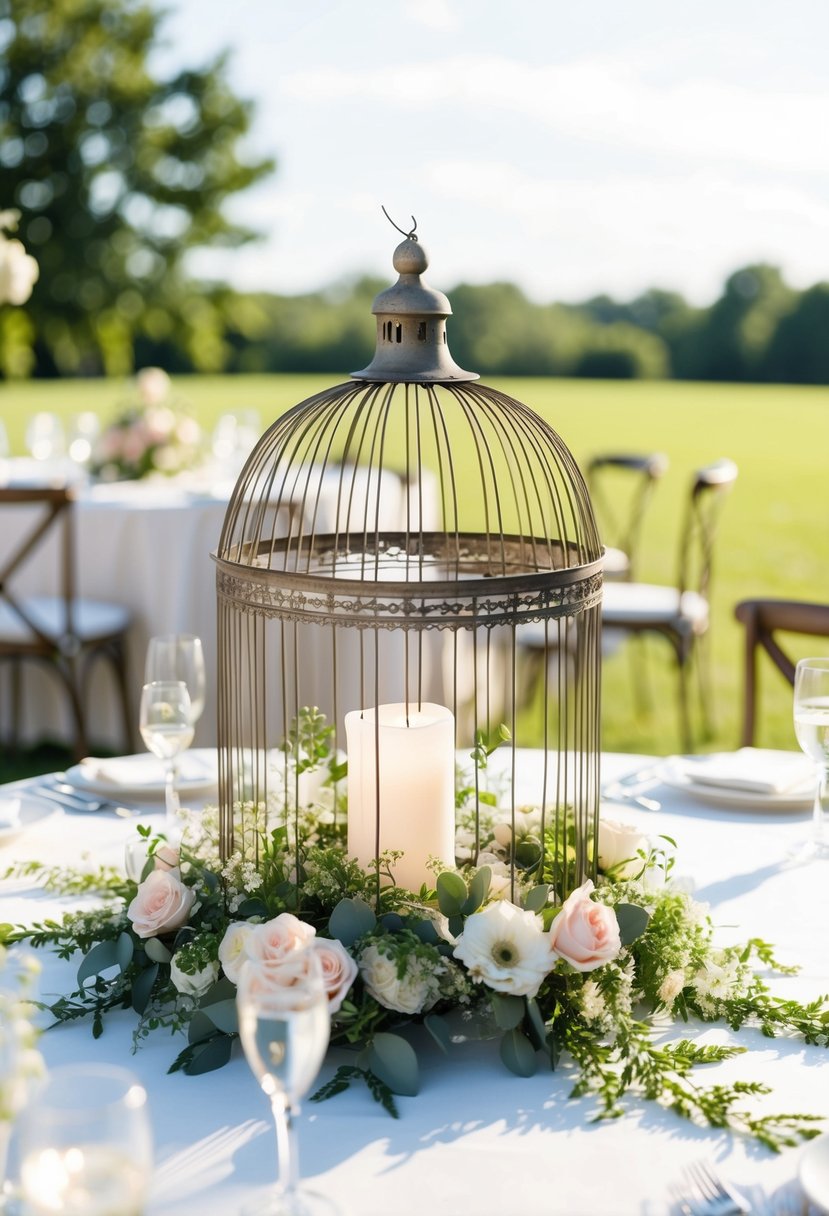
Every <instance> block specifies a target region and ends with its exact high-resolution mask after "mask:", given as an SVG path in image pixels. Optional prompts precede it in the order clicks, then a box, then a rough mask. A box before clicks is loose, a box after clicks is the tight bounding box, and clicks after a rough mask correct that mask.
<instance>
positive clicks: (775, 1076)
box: [0, 753, 829, 1216]
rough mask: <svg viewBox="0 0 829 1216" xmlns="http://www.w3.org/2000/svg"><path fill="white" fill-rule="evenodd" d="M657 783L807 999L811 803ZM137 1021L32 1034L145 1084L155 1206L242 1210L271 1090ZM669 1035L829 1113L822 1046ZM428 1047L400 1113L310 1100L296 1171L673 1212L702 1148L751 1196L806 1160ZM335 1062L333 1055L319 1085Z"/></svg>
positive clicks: (611, 769) (424, 1206)
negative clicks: (735, 1051)
mask: <svg viewBox="0 0 829 1216" xmlns="http://www.w3.org/2000/svg"><path fill="white" fill-rule="evenodd" d="M539 759H540V754H539V753H523V754H522V755H521V757H520V763H519V771H520V770H521V768H522V767H523V766H525V765H535V764H537V763H539ZM643 763H644V760H643V758H641V757H636V756H629V755H626V756H607V757H605V758H604V762H603V774H604V776H605V777H606V778H607V777H612V776H614V775H616V774H620V773H623V772H626V771H629V770H633V769H636V768H639V767H641V766H642V765H643ZM649 796H653V797H656V798H658V799H660V800H661V801H662V809H661V810H660V811H657V812H646V811H641V810H637V809H636V808H635V807H628V806H625V807H624V808H622V809H620V810H619V811H618V816H617V817H620V816H624V817H625V818H627V819H628V820H630V821H631V822H636V823H638V824H639V825H640V826H641V827H642V828H643V829H644V830H645V831H647V832H648V833H649V834H654V835H657V834H660V833H666V834H668V835H670V836H672V837H674V838H675V839H676V841H677V843H678V846H679V852H678V858H679V861H678V866H677V871H678V874H679V875H684V876H687V877H688V879H689V881H690V876H694V877H695V879H696V892H695V894H696V898H698V899H699V900H702V901H705V902H707V903H710V905H711V908H712V911H713V917H714V920H715V923H716V925H717V926H718V935H719V937H720V939H721V940H722V941H723V943H725V942H726V941H729V942H730V941H741V940H745V939H746V938H748V937H752V936H759V937H764V938H766V939H768V940H770V941H772V942H773V943H775V945H776V947H777V949H778V954H779V957H780V958H781V959H782V960H784V961H786V962H789V963H796V964H799V965H800V966H801V968H802V970H801V972H800V974H799V975H797V976H794V977H779V978H775V979H774V980H773V981H772V982H773V985H774V988H775V990H776V991H778V992H779V993H781V994H784V995H789V996H792V997H799V998H806V997H808V996H810V995H811V996H815V995H817V994H819V993H820V992H823V991H825V990H826V980H827V970H828V969H827V961H828V955H829V949H828V948H827V944H826V943H827V933H826V926H827V925H829V881H827V879H829V871H828V870H827V863H826V862H825V861H823V862H821V861H815V862H812V863H808V864H803V865H798V864H793V863H791V862H789V861H787V860H786V851H787V849H788V848H789V846H791V845H792V844H793V843H795V842H797V841H798V840H800V839H801V838H802V837H803V836H804V835H805V834H806V833H807V832H808V818H809V817H808V813H807V812H787V813H777V814H766V813H763V812H749V811H743V810H735V809H732V810H723V809H719V808H717V807H710V806H703V805H700V804H696V803H693V802H692V801H691V800H690V799H689V798H688V797H687V795H683V794H682V793H681V792H679V791H676V790H671V789H668V788H667V787H657V788H656V789H654V790H652V791H650V792H649ZM608 813H610V812H609V811H608ZM613 813H614V814H615V813H616V812H615V811H614V812H613ZM159 816H160V810H159V809H156V810H153V811H150V812H148V813H147V814H146V815H144V817H143V819H142V820H140V821H142V822H147V823H151V822H154V821H155V822H157V821H158V819H159ZM131 831H132V824H131V822H130V821H124V820H122V819H117V818H115V817H114V816H104V817H93V816H88V817H80V816H64V815H63V814H62V813H61V812H59V811H58V812H56V814H55V815H54V816H50V817H49V818H48V819H46V820H44V821H42V822H41V823H40V824H38V825H36V826H35V827H33V828H32V829H31V830H29V831H28V832H27V833H26V835H25V836H23V837H22V838H20V839H18V841H17V842H15V844H13V845H11V844H10V845H7V846H6V847H5V848H4V849H2V850H0V864H2V863H3V861H4V860H6V859H8V860H11V859H12V857H13V856H16V857H21V858H22V857H39V858H42V859H44V860H52V861H57V860H63V861H68V860H70V859H75V860H78V861H79V860H80V858H81V856H82V855H83V854H89V855H91V856H93V857H94V858H95V859H96V860H102V861H107V860H110V861H111V860H116V859H117V858H119V857H120V856H121V853H122V848H123V841H124V838H125V837H126V835H127V834H128V833H129V832H131ZM76 903H77V901H69V900H65V901H61V900H57V899H56V898H54V897H52V896H49V895H47V894H44V893H43V892H40V891H36V890H32V889H30V886H29V884H28V883H27V882H25V881H20V882H15V883H11V882H6V883H5V884H3V887H2V889H0V920H3V921H15V922H17V921H21V920H27V921H31V920H35V919H41V918H43V917H46V916H53V915H54V914H55V913H56V912H57V911H58V910H59V908H60V907H61V906H63V907H67V908H68V907H70V906H74V905H75V904H76ZM44 962H45V963H46V967H45V971H44V976H43V985H42V987H43V991H44V993H59V992H61V991H63V990H68V988H69V986H70V985H71V983H72V979H73V973H74V967H73V966H72V965H70V964H66V963H60V962H59V960H56V959H54V958H52V957H51V956H46V957H45V958H44ZM133 1027H134V1018H133V1017H132V1016H131V1015H130V1014H127V1013H123V1014H121V1013H119V1014H116V1015H114V1016H110V1017H109V1018H108V1019H107V1021H106V1023H105V1030H104V1034H103V1036H102V1038H100V1039H99V1040H98V1041H97V1042H94V1041H93V1039H92V1036H91V1031H90V1027H89V1025H88V1024H79V1025H73V1026H63V1027H59V1028H56V1029H54V1030H50V1031H49V1032H47V1033H46V1034H45V1035H44V1036H43V1038H42V1039H41V1046H42V1050H43V1052H44V1054H45V1056H46V1059H47V1061H48V1063H49V1064H52V1065H54V1064H58V1063H60V1062H64V1061H68V1060H73V1061H84V1060H90V1061H92V1060H106V1061H110V1062H119V1063H121V1064H127V1065H128V1066H129V1067H132V1068H133V1069H134V1070H135V1071H136V1072H137V1073H138V1074H139V1076H140V1077H141V1078H142V1080H143V1082H144V1084H145V1085H146V1086H147V1089H148V1091H149V1096H150V1104H151V1110H152V1115H153V1121H154V1127H155V1137H156V1160H157V1171H156V1176H155V1184H154V1190H153V1199H152V1202H151V1204H150V1207H149V1209H148V1216H192V1213H194V1212H196V1211H198V1212H199V1213H200V1216H228V1213H233V1212H236V1211H238V1209H239V1207H240V1206H241V1204H242V1202H243V1201H244V1200H245V1199H250V1198H251V1197H252V1196H253V1194H254V1193H255V1192H256V1191H257V1190H258V1189H260V1188H264V1187H265V1186H266V1184H267V1183H269V1182H270V1181H271V1179H272V1178H273V1177H274V1174H275V1150H274V1144H273V1132H272V1128H271V1124H270V1116H269V1111H268V1107H267V1102H266V1099H265V1098H264V1097H263V1096H262V1094H261V1092H260V1091H259V1089H258V1087H257V1085H256V1083H255V1081H254V1079H253V1076H252V1074H251V1073H250V1071H249V1069H248V1067H247V1064H246V1063H245V1061H244V1059H243V1058H242V1057H241V1055H239V1056H234V1058H233V1060H232V1061H231V1063H230V1064H229V1065H228V1066H227V1067H226V1068H224V1069H223V1070H221V1071H220V1072H216V1073H210V1074H207V1075H206V1076H201V1077H185V1076H183V1075H182V1074H181V1073H177V1074H174V1075H172V1076H168V1075H167V1072H166V1070H167V1068H168V1067H169V1064H170V1062H171V1061H172V1059H173V1058H174V1056H175V1055H176V1054H177V1052H178V1050H179V1049H180V1048H181V1046H182V1045H183V1044H182V1042H181V1041H180V1040H173V1039H171V1038H170V1037H169V1036H168V1035H167V1034H166V1033H158V1032H157V1033H156V1034H154V1035H151V1036H150V1038H149V1039H148V1040H146V1041H145V1044H144V1045H143V1046H142V1047H141V1048H140V1050H139V1051H138V1053H137V1054H136V1055H131V1054H130V1052H131V1046H132V1043H131V1035H132V1030H133ZM660 1033H661V1034H664V1035H665V1037H666V1038H670V1039H673V1038H679V1037H683V1036H685V1035H688V1036H690V1037H692V1038H695V1039H696V1038H699V1039H701V1040H702V1041H705V1042H733V1043H736V1044H739V1045H742V1046H746V1047H748V1048H750V1052H749V1054H747V1055H742V1056H738V1057H736V1058H735V1059H733V1060H730V1061H727V1062H725V1063H723V1064H721V1065H717V1066H714V1067H710V1068H708V1069H701V1070H700V1072H699V1080H700V1083H704V1084H711V1083H714V1082H719V1081H733V1080H735V1079H737V1078H745V1079H752V1080H763V1081H766V1082H768V1083H769V1084H770V1085H771V1086H772V1087H773V1090H774V1092H773V1094H772V1095H771V1096H770V1097H769V1098H768V1099H765V1100H763V1099H751V1101H752V1102H756V1103H757V1104H758V1105H759V1104H760V1103H763V1105H764V1107H765V1109H768V1110H780V1111H784V1110H788V1111H812V1112H814V1113H817V1114H820V1115H822V1116H824V1117H827V1116H829V1087H827V1085H826V1080H827V1076H829V1074H828V1073H827V1066H829V1057H827V1055H826V1052H825V1050H821V1049H820V1048H816V1047H806V1046H805V1045H804V1044H803V1043H802V1042H800V1041H798V1040H795V1039H790V1040H787V1039H775V1040H770V1039H766V1038H764V1037H763V1036H762V1035H761V1034H760V1033H759V1031H743V1032H741V1033H740V1034H733V1033H732V1032H731V1031H729V1030H728V1028H727V1027H725V1026H723V1025H720V1024H718V1023H715V1024H711V1025H705V1026H701V1025H698V1024H693V1023H692V1024H691V1025H689V1026H687V1027H685V1026H682V1025H679V1026H669V1027H668V1028H667V1029H666V1030H664V1031H660ZM419 1054H420V1058H421V1064H422V1086H421V1093H420V1095H419V1096H418V1097H417V1098H400V1099H398V1105H399V1109H400V1115H401V1117H400V1119H399V1120H398V1121H395V1120H393V1119H391V1118H390V1117H389V1116H388V1115H386V1114H385V1112H383V1111H382V1110H381V1109H380V1107H378V1106H377V1105H376V1104H375V1103H374V1102H373V1101H372V1099H371V1098H370V1097H369V1095H368V1093H367V1092H366V1091H365V1089H362V1088H356V1089H354V1090H353V1091H350V1092H349V1093H347V1094H344V1095H341V1096H338V1097H336V1098H333V1099H331V1100H330V1101H328V1102H326V1103H323V1104H322V1105H320V1106H316V1105H308V1106H306V1110H305V1114H304V1116H303V1118H302V1120H301V1122H300V1132H299V1134H300V1152H301V1164H302V1168H303V1173H304V1175H305V1176H307V1177H308V1178H312V1179H313V1180H314V1185H315V1186H316V1187H317V1188H318V1189H320V1190H323V1191H325V1192H327V1193H329V1194H331V1195H332V1196H334V1197H336V1198H337V1199H338V1200H339V1201H340V1202H341V1203H342V1204H343V1205H344V1206H346V1207H347V1210H348V1211H349V1212H350V1213H351V1216H388V1214H389V1213H394V1214H395V1216H422V1214H423V1213H425V1212H428V1213H434V1214H435V1216H450V1214H451V1216H456V1214H457V1213H467V1212H475V1213H480V1214H481V1216H495V1214H497V1216H519V1214H520V1216H526V1214H527V1213H528V1212H535V1213H539V1214H542V1213H543V1214H545V1216H604V1214H608V1216H665V1214H667V1213H668V1212H669V1211H670V1192H669V1185H670V1184H671V1183H672V1182H676V1181H677V1180H678V1179H679V1177H680V1175H681V1171H682V1168H683V1166H684V1165H687V1164H688V1163H689V1162H691V1161H693V1160H697V1159H699V1158H700V1157H702V1156H706V1157H711V1158H713V1159H714V1160H715V1161H716V1163H717V1164H718V1166H719V1168H720V1169H721V1170H722V1172H723V1173H724V1174H725V1175H726V1176H728V1177H729V1178H730V1179H731V1180H733V1181H734V1182H735V1183H739V1184H743V1186H745V1187H747V1188H748V1189H749V1191H751V1189H752V1188H759V1187H760V1186H762V1187H763V1188H764V1190H765V1192H766V1193H767V1194H771V1193H772V1192H774V1190H775V1189H776V1188H778V1187H779V1186H781V1185H783V1184H784V1183H786V1182H787V1180H790V1179H791V1178H792V1177H793V1176H794V1174H795V1171H796V1168H797V1162H798V1157H799V1152H800V1150H789V1151H787V1152H785V1153H784V1154H782V1155H780V1156H775V1155H773V1154H771V1153H769V1152H767V1151H766V1150H765V1149H762V1148H760V1147H759V1146H757V1145H755V1144H754V1143H752V1142H750V1141H747V1140H741V1139H739V1138H736V1137H733V1136H732V1135H731V1134H730V1133H728V1132H722V1131H715V1130H710V1129H699V1128H695V1127H693V1126H692V1125H690V1124H689V1123H688V1122H687V1121H685V1120H682V1119H680V1118H679V1117H678V1116H675V1115H673V1114H672V1113H670V1112H668V1111H663V1110H661V1109H659V1108H657V1107H655V1106H654V1105H653V1104H652V1103H645V1102H642V1103H632V1104H631V1105H630V1108H629V1111H630V1113H628V1114H627V1115H626V1117H625V1118H623V1119H621V1120H617V1121H613V1122H607V1123H601V1124H595V1123H592V1122H591V1118H592V1116H593V1114H594V1106H593V1104H592V1103H591V1102H590V1101H588V1100H580V1101H577V1102H573V1101H569V1100H568V1098H567V1094H568V1091H569V1089H570V1087H571V1084H572V1080H573V1078H572V1074H571V1073H569V1071H568V1069H567V1068H566V1067H563V1068H561V1069H560V1070H559V1071H557V1072H556V1073H554V1074H552V1073H550V1072H548V1071H545V1070H543V1069H541V1070H540V1071H539V1072H538V1073H537V1074H536V1076H535V1077H532V1078H530V1079H528V1080H527V1079H521V1078H518V1077H514V1076H512V1075H511V1074H509V1073H508V1072H506V1071H505V1070H504V1068H503V1066H502V1065H501V1063H500V1060H499V1058H498V1052H497V1046H496V1045H495V1044H480V1045H475V1046H472V1045H465V1046H463V1047H458V1048H457V1049H456V1050H454V1051H453V1052H452V1054H451V1056H450V1057H448V1058H446V1057H444V1056H443V1055H441V1053H440V1052H439V1051H438V1049H437V1048H436V1047H433V1046H430V1045H429V1044H428V1043H427V1042H425V1040H424V1043H423V1050H422V1051H421V1052H420V1053H419ZM340 1058H341V1059H342V1058H344V1057H343V1056H342V1053H340ZM336 1062H337V1060H332V1061H329V1062H327V1063H326V1065H325V1070H324V1072H323V1079H325V1078H326V1077H328V1076H330V1074H331V1071H332V1069H333V1066H334V1064H335V1063H336ZM768 1210H769V1209H766V1211H768ZM771 1210H772V1211H773V1210H774V1209H773V1208H772V1209H771ZM759 1211H760V1212H761V1213H762V1211H763V1209H759Z"/></svg>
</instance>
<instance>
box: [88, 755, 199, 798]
mask: <svg viewBox="0 0 829 1216" xmlns="http://www.w3.org/2000/svg"><path fill="white" fill-rule="evenodd" d="M99 763H100V765H101V768H102V769H105V775H104V774H103V773H102V775H101V776H96V774H95V771H94V769H93V767H92V766H91V765H90V764H89V763H88V762H86V761H81V763H80V764H74V765H73V766H72V768H70V769H67V770H66V780H67V781H68V782H69V784H70V785H74V786H76V787H77V788H78V789H79V790H83V791H84V792H86V793H92V794H101V795H102V796H103V797H104V798H113V797H116V798H120V799H122V800H130V799H131V800H133V801H135V802H156V801H157V800H158V799H160V798H163V797H164V765H163V764H162V762H161V761H160V760H159V759H158V758H157V757H156V756H152V755H150V753H149V752H140V753H139V754H138V755H135V756H113V757H112V758H109V759H106V760H101V761H100V762H99ZM218 780H219V777H218V770H217V757H216V749H215V748H214V747H196V748H191V749H190V751H187V752H185V753H184V754H183V755H182V756H181V758H180V761H179V779H178V790H179V793H180V794H183V795H187V794H191V795H194V796H195V795H198V794H209V793H211V792H212V791H214V790H215V789H216V786H217V785H218Z"/></svg>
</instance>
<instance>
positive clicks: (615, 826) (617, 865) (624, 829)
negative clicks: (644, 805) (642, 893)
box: [599, 819, 649, 878]
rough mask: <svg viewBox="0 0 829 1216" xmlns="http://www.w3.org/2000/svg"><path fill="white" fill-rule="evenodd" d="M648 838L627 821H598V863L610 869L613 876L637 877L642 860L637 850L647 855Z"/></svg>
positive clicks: (642, 864)
mask: <svg viewBox="0 0 829 1216" xmlns="http://www.w3.org/2000/svg"><path fill="white" fill-rule="evenodd" d="M648 847H649V846H648V838H647V836H645V835H643V834H642V832H640V831H639V829H638V828H636V827H634V826H633V825H632V824H629V823H622V822H621V821H620V820H618V819H601V820H600V821H599V865H600V866H601V867H602V869H603V870H605V871H607V870H610V869H612V870H613V876H614V878H638V877H639V875H640V874H641V873H642V867H643V866H644V864H645V863H644V862H643V860H642V858H641V857H639V856H638V854H639V851H640V850H641V851H642V852H644V853H645V855H647V852H648Z"/></svg>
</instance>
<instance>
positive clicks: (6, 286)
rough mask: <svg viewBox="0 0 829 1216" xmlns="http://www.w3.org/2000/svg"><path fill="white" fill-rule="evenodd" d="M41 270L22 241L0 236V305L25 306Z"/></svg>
mask: <svg viewBox="0 0 829 1216" xmlns="http://www.w3.org/2000/svg"><path fill="white" fill-rule="evenodd" d="M39 274H40V270H39V269H38V265H37V262H36V261H35V259H34V258H33V257H32V256H31V254H28V253H27V252H26V250H25V249H24V248H23V246H22V245H21V243H20V241H15V240H12V241H10V240H7V239H6V238H5V237H4V236H2V234H0V304H7V303H8V304H25V303H26V301H27V300H28V298H29V296H30V295H31V294H32V288H33V287H34V285H35V283H36V282H37V279H38V275H39Z"/></svg>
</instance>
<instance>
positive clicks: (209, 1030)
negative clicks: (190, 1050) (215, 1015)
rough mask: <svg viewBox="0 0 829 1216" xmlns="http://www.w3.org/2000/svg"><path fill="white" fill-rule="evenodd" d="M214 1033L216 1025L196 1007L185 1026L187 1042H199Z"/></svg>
mask: <svg viewBox="0 0 829 1216" xmlns="http://www.w3.org/2000/svg"><path fill="white" fill-rule="evenodd" d="M215 1033H216V1027H215V1026H214V1025H213V1023H212V1022H211V1021H210V1018H209V1017H208V1016H207V1014H206V1013H202V1011H201V1010H200V1009H197V1010H196V1012H195V1013H194V1014H193V1016H192V1017H191V1018H190V1023H189V1025H188V1027H187V1041H188V1042H189V1043H200V1042H201V1041H202V1039H209V1038H211V1036H212V1035H214V1034H215Z"/></svg>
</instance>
